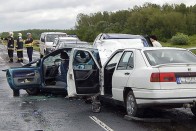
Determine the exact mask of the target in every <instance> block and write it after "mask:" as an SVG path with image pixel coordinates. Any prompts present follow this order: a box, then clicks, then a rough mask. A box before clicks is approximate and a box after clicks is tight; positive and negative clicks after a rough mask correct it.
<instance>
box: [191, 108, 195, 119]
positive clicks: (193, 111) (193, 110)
mask: <svg viewBox="0 0 196 131" xmlns="http://www.w3.org/2000/svg"><path fill="white" fill-rule="evenodd" d="M191 112H192V113H193V115H194V116H195V117H196V107H192V108H191Z"/></svg>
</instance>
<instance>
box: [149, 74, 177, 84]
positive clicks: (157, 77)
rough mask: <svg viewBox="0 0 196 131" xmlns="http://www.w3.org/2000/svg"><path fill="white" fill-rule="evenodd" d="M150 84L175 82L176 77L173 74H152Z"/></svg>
mask: <svg viewBox="0 0 196 131" xmlns="http://www.w3.org/2000/svg"><path fill="white" fill-rule="evenodd" d="M150 82H176V77H175V74H174V73H173V72H167V73H152V74H151V77H150Z"/></svg>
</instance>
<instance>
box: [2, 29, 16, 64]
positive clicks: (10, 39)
mask: <svg viewBox="0 0 196 131" xmlns="http://www.w3.org/2000/svg"><path fill="white" fill-rule="evenodd" d="M13 35H14V33H13V32H9V36H8V37H7V38H5V39H4V40H7V50H8V56H9V62H10V63H12V62H13V56H14V37H13Z"/></svg>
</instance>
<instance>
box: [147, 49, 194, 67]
mask: <svg viewBox="0 0 196 131" xmlns="http://www.w3.org/2000/svg"><path fill="white" fill-rule="evenodd" d="M144 53H145V55H146V57H147V59H148V61H149V63H150V65H152V66H155V65H160V64H171V63H196V56H195V55H193V54H192V53H191V52H189V51H187V50H175V49H172V50H171V49H161V50H146V51H144Z"/></svg>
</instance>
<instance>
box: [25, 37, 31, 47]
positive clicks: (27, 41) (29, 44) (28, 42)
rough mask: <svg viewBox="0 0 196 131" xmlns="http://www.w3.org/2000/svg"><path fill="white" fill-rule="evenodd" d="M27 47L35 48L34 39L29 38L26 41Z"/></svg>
mask: <svg viewBox="0 0 196 131" xmlns="http://www.w3.org/2000/svg"><path fill="white" fill-rule="evenodd" d="M25 47H27V48H28V47H33V38H27V40H26V41H25Z"/></svg>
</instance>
